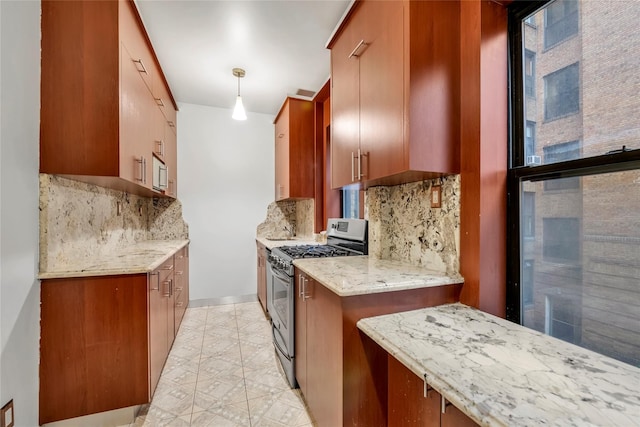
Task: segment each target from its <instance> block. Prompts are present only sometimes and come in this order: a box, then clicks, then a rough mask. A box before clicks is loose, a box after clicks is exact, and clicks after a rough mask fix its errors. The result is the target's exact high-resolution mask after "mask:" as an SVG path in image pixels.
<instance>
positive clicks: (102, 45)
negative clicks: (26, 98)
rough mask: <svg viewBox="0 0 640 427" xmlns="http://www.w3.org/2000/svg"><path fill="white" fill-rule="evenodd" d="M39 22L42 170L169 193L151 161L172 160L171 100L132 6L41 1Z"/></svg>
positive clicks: (132, 189)
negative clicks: (156, 182)
mask: <svg viewBox="0 0 640 427" xmlns="http://www.w3.org/2000/svg"><path fill="white" fill-rule="evenodd" d="M41 25H42V64H41V65H42V78H41V122H40V172H42V173H50V174H58V175H66V176H70V177H72V178H74V179H78V180H82V181H85V182H89V183H93V184H97V185H101V186H105V187H110V188H114V189H117V190H122V191H127V192H131V193H136V194H140V195H143V196H157V195H168V193H169V191H166V190H165V191H155V190H153V186H152V166H153V157H154V156H155V157H157V158H158V159H160V160H161V161H162V162H163V163H165V165H169V164H173V163H176V162H175V159H174V158H169V156H168V153H171V156H173V157H175V152H176V150H174V149H173V148H172V147H169V148H168V149H167V145H170V144H171V143H173V141H174V140H175V126H176V105H175V102H174V100H173V98H172V96H171V94H170V91H169V89H168V86H167V84H166V81H165V78H164V75H163V74H162V70H161V68H160V66H159V64H158V62H157V59H156V57H155V54H154V53H153V49H152V48H151V45H150V43H149V41H148V38H147V36H146V33H145V30H144V27H143V26H142V23H141V21H140V18H139V16H138V12H137V10H136V8H135V5H134V3H133V2H132V1H129V0H126V1H125V0H118V1H108V2H102V1H95V2H94V1H91V2H89V1H49V0H44V1H43V2H42V21H41ZM167 126H169V127H171V128H172V129H173V135H169V139H170V141H171V142H169V143H167V141H165V127H167ZM172 169H173V171H174V172H175V166H173V167H172V168H169V170H170V171H171V170H172ZM170 173H171V172H170ZM173 196H174V197H175V186H174V194H173Z"/></svg>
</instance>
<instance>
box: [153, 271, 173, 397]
mask: <svg viewBox="0 0 640 427" xmlns="http://www.w3.org/2000/svg"><path fill="white" fill-rule="evenodd" d="M168 274H169V272H168V271H162V270H160V269H158V270H156V271H153V272H152V273H150V274H149V386H150V389H151V394H153V390H155V389H156V386H157V385H158V381H159V380H160V374H161V373H162V368H163V367H164V362H165V358H166V355H167V353H168V352H169V340H168V338H167V325H168V324H169V304H168V299H167V298H166V297H165V295H164V291H163V288H164V286H163V283H164V282H165V281H166V279H167V276H168Z"/></svg>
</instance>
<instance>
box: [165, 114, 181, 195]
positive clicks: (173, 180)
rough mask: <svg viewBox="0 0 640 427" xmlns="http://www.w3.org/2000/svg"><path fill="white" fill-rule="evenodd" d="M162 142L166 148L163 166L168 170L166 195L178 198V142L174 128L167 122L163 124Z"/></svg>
mask: <svg viewBox="0 0 640 427" xmlns="http://www.w3.org/2000/svg"><path fill="white" fill-rule="evenodd" d="M164 125H165V130H164V141H165V148H166V152H165V153H166V155H165V164H166V166H167V169H168V174H169V178H168V185H167V189H166V194H168V195H169V196H171V197H174V198H177V197H178V141H177V137H176V133H175V130H176V128H175V127H172V126H171V125H170V123H169V122H168V121H166V120H165V122H164Z"/></svg>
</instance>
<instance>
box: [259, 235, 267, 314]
mask: <svg viewBox="0 0 640 427" xmlns="http://www.w3.org/2000/svg"><path fill="white" fill-rule="evenodd" d="M257 248H258V251H257V252H258V253H257V255H258V270H257V273H256V274H257V280H258V301H260V305H261V306H262V310H263V311H264V312H265V313H266V312H267V254H266V249H265V247H264V246H262V245H261V244H260V243H257Z"/></svg>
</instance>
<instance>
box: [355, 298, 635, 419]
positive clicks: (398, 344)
mask: <svg viewBox="0 0 640 427" xmlns="http://www.w3.org/2000/svg"><path fill="white" fill-rule="evenodd" d="M358 328H360V329H361V330H362V331H363V332H365V333H366V334H367V335H369V336H370V337H371V338H372V339H373V340H374V341H376V342H377V343H378V344H379V345H380V346H381V347H383V348H384V349H385V350H387V351H388V352H389V353H390V354H392V355H393V356H394V357H395V358H396V359H398V361H400V362H401V363H402V364H404V365H405V366H406V367H407V368H408V369H410V370H411V371H412V372H413V373H415V374H416V375H417V376H418V377H420V378H423V377H425V376H426V377H425V378H426V381H427V383H428V384H429V385H431V386H432V387H433V388H434V389H435V390H436V391H438V392H439V393H440V394H441V395H442V396H443V397H444V398H446V399H447V400H448V401H450V402H451V403H453V404H454V405H455V406H456V407H458V409H460V410H462V411H463V412H464V413H465V414H467V415H468V416H469V417H471V418H472V419H474V420H475V421H476V422H477V423H479V424H480V425H483V426H535V425H548V426H624V427H630V426H640V369H638V368H636V367H633V366H631V365H627V364H625V363H622V362H618V361H617V360H614V359H611V358H608V357H606V356H602V355H599V354H597V353H594V352H592V351H589V350H585V349H582V348H580V347H577V346H574V345H572V344H568V343H566V342H564V341H561V340H558V339H556V338H553V337H549V336H547V335H543V334H541V333H539V332H536V331H533V330H531V329H528V328H525V327H523V326H520V325H516V324H514V323H511V322H509V321H506V320H504V319H500V318H498V317H495V316H492V315H490V314H487V313H484V312H481V311H479V310H475V309H473V308H470V307H467V306H465V305H462V304H450V305H443V306H439V307H433V308H426V309H421V310H414V311H408V312H403V313H395V314H390V315H385V316H378V317H372V318H367V319H362V320H360V321H359V322H358Z"/></svg>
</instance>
